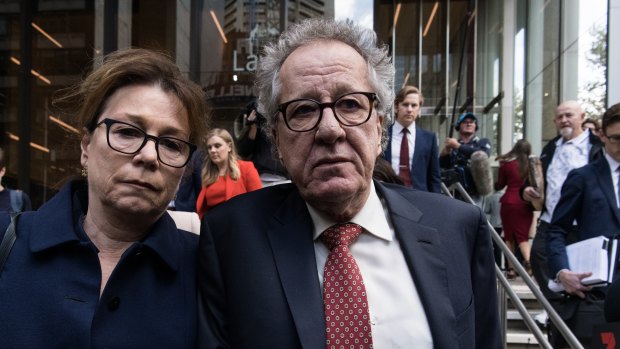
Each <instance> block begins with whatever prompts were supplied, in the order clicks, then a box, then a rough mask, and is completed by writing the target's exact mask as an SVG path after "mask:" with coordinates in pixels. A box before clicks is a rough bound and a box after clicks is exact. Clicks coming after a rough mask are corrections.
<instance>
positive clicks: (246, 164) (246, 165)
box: [237, 160, 254, 170]
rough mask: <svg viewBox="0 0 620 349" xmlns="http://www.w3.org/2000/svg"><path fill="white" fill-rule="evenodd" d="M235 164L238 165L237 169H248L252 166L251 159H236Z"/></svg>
mask: <svg viewBox="0 0 620 349" xmlns="http://www.w3.org/2000/svg"><path fill="white" fill-rule="evenodd" d="M237 164H238V165H239V169H241V170H248V169H251V168H254V163H253V162H252V161H246V160H237Z"/></svg>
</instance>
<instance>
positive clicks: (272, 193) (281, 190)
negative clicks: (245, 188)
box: [207, 183, 296, 218]
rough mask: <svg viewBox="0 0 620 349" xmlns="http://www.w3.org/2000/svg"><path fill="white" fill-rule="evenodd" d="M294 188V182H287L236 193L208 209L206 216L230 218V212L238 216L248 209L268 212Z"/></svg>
mask: <svg viewBox="0 0 620 349" xmlns="http://www.w3.org/2000/svg"><path fill="white" fill-rule="evenodd" d="M295 190H296V189H295V185H294V184H292V183H287V184H280V185H274V186H271V187H266V188H262V189H258V190H254V191H251V192H248V193H244V194H241V195H237V196H235V197H232V198H231V199H230V200H228V201H226V202H223V203H221V204H220V205H217V206H215V207H214V208H213V209H211V210H209V211H208V212H207V216H216V215H224V216H226V215H228V217H229V218H230V217H231V216H230V214H235V215H237V216H238V215H239V214H245V213H247V212H249V211H251V212H265V213H270V212H271V210H273V208H274V206H277V205H279V203H281V202H282V201H283V200H285V199H286V198H287V197H288V196H289V195H291V193H292V192H293V191H295Z"/></svg>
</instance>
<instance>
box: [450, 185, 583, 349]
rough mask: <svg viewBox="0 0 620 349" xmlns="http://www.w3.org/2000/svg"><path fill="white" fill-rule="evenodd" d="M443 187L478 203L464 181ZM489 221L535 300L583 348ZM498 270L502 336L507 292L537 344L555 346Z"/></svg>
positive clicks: (575, 348) (572, 344)
mask: <svg viewBox="0 0 620 349" xmlns="http://www.w3.org/2000/svg"><path fill="white" fill-rule="evenodd" d="M441 190H442V192H443V193H444V194H446V195H448V196H450V197H454V195H453V194H452V193H453V192H454V191H456V192H458V193H459V195H460V196H461V197H462V198H463V201H465V202H468V203H470V204H473V205H475V202H474V200H472V198H471V197H470V196H469V194H468V193H467V191H466V190H465V189H464V188H463V186H462V185H461V183H458V182H457V183H455V184H453V185H451V186H450V188H448V187H446V185H445V184H444V183H441ZM487 225H488V226H489V231H491V238H492V239H493V241H494V242H495V244H496V245H497V246H498V247H499V248H500V250H501V251H502V255H503V256H504V257H506V259H507V260H508V262H509V263H510V264H511V265H512V266H513V268H514V269H515V271H516V272H517V273H518V274H519V276H521V278H523V281H524V282H525V284H526V285H527V287H528V288H529V289H530V290H531V291H532V294H533V295H534V297H535V298H536V300H537V301H538V302H539V303H540V304H541V305H542V306H543V308H544V309H545V311H546V312H547V315H548V316H549V319H550V320H551V321H552V322H553V324H554V325H555V327H556V328H557V330H558V331H559V333H560V334H561V335H562V337H564V339H565V340H566V343H567V344H568V345H569V346H570V347H571V348H573V349H583V345H581V343H579V340H577V337H575V335H574V334H573V332H572V331H571V330H570V329H569V328H568V326H567V325H566V323H565V322H564V320H562V318H561V317H560V315H558V313H557V312H556V311H555V309H554V308H553V307H552V306H551V304H550V303H549V301H548V300H547V298H545V296H544V295H543V294H542V292H541V291H540V289H539V288H538V286H537V285H536V284H535V283H534V280H532V278H531V277H530V275H529V274H528V273H527V271H526V270H525V268H524V267H523V266H522V265H521V263H519V261H518V260H517V257H516V256H515V255H514V254H513V253H512V251H510V249H509V248H508V246H507V245H506V243H504V240H503V239H502V237H501V236H500V235H499V234H498V233H497V231H495V228H494V227H493V226H492V225H491V223H490V222H489V221H488V220H487ZM495 274H496V276H497V280H498V281H499V284H500V285H501V287H500V288H498V299H499V307H500V322H501V326H502V336H503V338H504V343H506V328H507V325H506V324H507V321H506V311H507V302H506V295H508V297H510V300H511V301H512V303H513V304H514V306H515V308H516V309H517V311H518V312H519V314H521V317H522V318H523V321H524V322H525V325H526V326H527V327H528V329H529V330H530V331H532V334H533V335H534V337H535V338H536V340H537V341H538V344H539V345H540V347H542V348H549V349H553V346H551V344H550V343H549V340H548V339H547V338H546V337H545V335H544V334H543V333H542V331H541V330H540V328H539V327H538V325H537V324H536V322H535V321H534V318H533V317H532V315H530V313H529V312H528V311H527V308H526V307H525V305H524V304H523V302H522V301H521V299H520V298H519V297H518V295H517V294H516V293H515V291H514V290H513V289H512V287H511V286H510V284H509V282H508V280H507V279H506V277H505V276H504V273H503V272H502V270H501V269H500V268H499V266H497V265H496V266H495Z"/></svg>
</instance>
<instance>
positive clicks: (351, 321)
mask: <svg viewBox="0 0 620 349" xmlns="http://www.w3.org/2000/svg"><path fill="white" fill-rule="evenodd" d="M361 233H362V227H361V226H359V225H357V224H354V223H341V224H336V225H333V226H331V227H330V228H329V229H327V230H325V231H324V232H323V234H321V241H323V243H324V244H325V245H326V246H327V248H329V250H330V252H329V255H328V256H327V261H326V262H325V270H324V281H323V310H324V311H325V325H326V331H327V333H326V335H327V349H332V348H334V349H335V348H338V349H340V348H356V349H360V348H361V349H368V348H372V333H371V327H370V314H369V311H368V300H367V297H366V287H365V286H364V280H362V274H361V273H360V270H359V268H358V267H357V263H356V262H355V258H353V255H352V254H351V252H350V251H349V245H350V244H351V243H353V242H355V240H357V237H358V236H359V235H360V234H361Z"/></svg>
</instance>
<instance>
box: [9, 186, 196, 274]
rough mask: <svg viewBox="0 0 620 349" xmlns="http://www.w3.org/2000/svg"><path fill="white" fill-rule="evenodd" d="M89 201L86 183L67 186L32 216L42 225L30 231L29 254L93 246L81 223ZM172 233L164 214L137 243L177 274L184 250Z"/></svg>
mask: <svg viewBox="0 0 620 349" xmlns="http://www.w3.org/2000/svg"><path fill="white" fill-rule="evenodd" d="M87 201H88V188H87V184H86V182H85V181H83V180H76V181H72V182H69V183H67V184H66V185H65V186H64V187H63V188H62V189H61V190H60V192H59V193H58V194H57V195H55V196H54V197H53V198H52V199H51V200H49V201H48V202H47V203H45V204H44V205H43V206H42V207H41V208H40V209H39V210H38V211H37V212H35V213H34V214H33V215H34V219H32V220H31V221H30V222H29V223H28V224H30V225H35V224H36V222H40V223H42V224H39V225H38V226H33V227H32V229H31V230H32V234H31V235H30V241H29V243H30V250H31V251H32V252H33V253H38V252H43V251H46V250H52V249H55V248H61V247H62V246H65V245H67V244H79V243H82V244H89V243H91V242H90V240H89V239H88V237H87V236H86V234H85V233H83V230H82V228H81V222H80V220H81V219H80V217H82V216H83V215H84V214H85V213H86V211H87V204H86V203H87ZM22 222H24V223H25V222H26V221H25V220H21V221H20V223H22ZM172 231H177V228H176V225H175V223H174V220H173V219H172V218H171V217H170V216H169V215H168V214H167V213H165V214H164V215H163V216H162V217H161V218H160V219H159V220H158V221H157V222H156V223H155V225H154V226H153V227H152V229H151V231H150V232H149V233H148V234H147V235H146V237H145V238H144V239H142V240H141V241H139V242H136V243H137V244H141V245H142V246H143V247H144V248H147V249H149V250H151V251H152V252H154V255H156V256H158V258H159V259H161V261H162V262H164V264H165V265H166V266H167V267H168V268H169V269H171V270H172V271H175V272H176V271H177V270H178V268H179V264H180V258H181V256H180V255H179V251H183V250H184V249H183V246H182V241H181V237H180V234H171V232H172ZM93 247H94V246H93Z"/></svg>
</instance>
